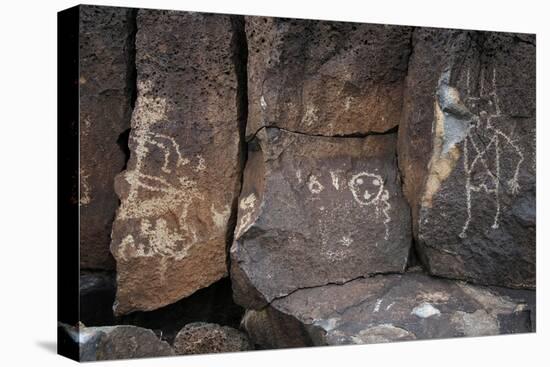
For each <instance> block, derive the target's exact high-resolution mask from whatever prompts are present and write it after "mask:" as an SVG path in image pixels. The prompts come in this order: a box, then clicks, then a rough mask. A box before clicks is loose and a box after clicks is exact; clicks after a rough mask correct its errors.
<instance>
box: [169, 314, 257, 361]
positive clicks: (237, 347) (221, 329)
mask: <svg viewBox="0 0 550 367" xmlns="http://www.w3.org/2000/svg"><path fill="white" fill-rule="evenodd" d="M250 349H251V346H250V342H249V341H248V337H247V336H246V334H244V333H242V332H241V331H239V330H237V329H233V328H231V327H229V326H220V325H218V324H209V323H205V322H194V323H191V324H187V325H185V327H184V328H183V329H181V331H180V332H179V333H178V335H177V336H176V339H175V340H174V350H175V352H176V354H181V355H187V354H205V353H230V352H241V351H245V350H250Z"/></svg>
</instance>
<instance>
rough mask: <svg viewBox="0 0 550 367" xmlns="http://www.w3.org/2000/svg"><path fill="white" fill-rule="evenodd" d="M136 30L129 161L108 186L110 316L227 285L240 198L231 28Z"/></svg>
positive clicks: (145, 26) (200, 20)
mask: <svg viewBox="0 0 550 367" xmlns="http://www.w3.org/2000/svg"><path fill="white" fill-rule="evenodd" d="M137 28H138V32H137V35H136V66H137V87H138V91H137V101H136V106H135V109H134V111H133V115H132V129H131V132H130V138H129V143H128V145H129V148H130V160H129V161H128V166H127V168H126V170H125V171H124V172H123V173H121V174H120V175H118V176H117V178H116V181H115V189H116V192H117V194H118V195H119V197H120V200H121V204H120V207H119V208H118V210H117V215H116V219H115V222H114V224H113V231H112V243H111V251H112V253H113V255H114V257H115V259H116V262H117V283H118V284H117V286H118V287H117V297H116V302H115V306H114V307H115V312H116V314H118V315H120V314H125V313H129V312H132V311H137V310H142V311H148V310H154V309H157V308H160V307H162V306H165V305H168V304H171V303H174V302H176V301H178V300H180V299H182V298H184V297H186V296H188V295H190V294H192V293H193V292H195V291H196V290H198V289H201V288H204V287H207V286H209V285H210V284H212V283H214V282H215V281H217V280H219V279H220V278H222V277H224V276H226V275H227V267H226V260H227V259H226V237H227V236H228V232H230V230H229V227H230V226H229V222H230V214H231V208H232V206H233V203H234V202H236V199H237V196H238V192H239V189H240V160H241V158H240V150H239V145H240V116H239V111H238V108H237V102H238V93H237V79H238V77H237V67H236V64H235V62H234V57H235V54H234V42H235V35H234V24H233V21H232V18H231V17H230V16H225V15H213V14H201V13H189V12H176V11H157V10H139V11H138V14H137ZM220 147H223V154H220Z"/></svg>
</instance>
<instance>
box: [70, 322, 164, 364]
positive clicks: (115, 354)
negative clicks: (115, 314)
mask: <svg viewBox="0 0 550 367" xmlns="http://www.w3.org/2000/svg"><path fill="white" fill-rule="evenodd" d="M79 341H80V360H81V361H104V360H111V359H129V358H147V357H164V356H173V355H175V354H174V350H173V349H172V347H170V345H169V344H168V343H166V342H164V341H161V340H160V339H159V338H158V337H157V336H156V335H155V333H154V332H153V331H151V330H148V329H142V328H139V327H135V326H127V325H118V326H103V327H84V328H80V334H79Z"/></svg>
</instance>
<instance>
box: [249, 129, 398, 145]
mask: <svg viewBox="0 0 550 367" xmlns="http://www.w3.org/2000/svg"><path fill="white" fill-rule="evenodd" d="M262 129H277V130H282V131H286V132H288V133H292V134H298V135H305V136H311V137H321V138H344V139H346V138H366V137H369V136H376V135H389V134H396V133H397V131H398V126H397V125H396V126H394V127H392V128H390V129H388V130H385V131H381V132H377V131H371V132H368V133H350V134H313V133H305V132H302V131H295V130H290V129H286V128H283V127H279V126H276V125H263V126H261V127H260V128H258V129H257V130H256V131H255V132H254V133H253V134H252V135H251V136H250V137H249V138H248V139H246V142H250V141H251V140H253V139H255V138H256V135H257V134H258V133H259V132H260V131H261V130H262Z"/></svg>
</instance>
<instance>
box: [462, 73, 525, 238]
mask: <svg viewBox="0 0 550 367" xmlns="http://www.w3.org/2000/svg"><path fill="white" fill-rule="evenodd" d="M485 84H486V81H485V75H484V72H483V70H482V71H481V75H480V85H479V90H478V93H475V94H474V93H473V92H472V91H471V82H470V70H468V71H467V74H466V87H467V95H468V96H467V98H466V100H465V102H466V106H467V107H468V108H469V110H470V111H479V112H477V113H474V114H473V121H472V122H473V123H472V124H471V125H470V127H469V130H468V134H467V136H466V138H465V139H464V140H463V143H462V146H463V153H464V174H465V190H466V211H467V218H466V221H465V223H464V225H463V227H462V231H461V232H460V235H459V236H460V237H461V238H465V237H466V236H467V231H468V228H469V225H470V221H471V219H472V192H477V193H484V194H487V195H489V196H493V197H494V200H495V203H496V204H495V205H496V209H495V215H494V220H493V224H492V226H491V228H493V229H497V228H498V227H499V219H500V210H501V195H502V190H503V189H506V188H507V189H508V192H509V193H510V194H517V193H518V191H519V189H520V186H519V182H518V176H519V170H520V168H521V164H522V163H523V160H524V154H523V151H522V150H521V149H520V147H519V145H518V144H517V143H516V141H515V140H514V139H513V138H512V137H511V136H510V135H508V134H506V133H504V132H503V131H502V130H500V129H499V128H497V127H496V126H495V122H496V121H497V120H498V119H499V118H500V117H501V116H502V115H501V110H500V105H499V99H498V94H497V86H496V71H495V69H494V68H493V70H492V76H491V82H490V85H489V88H487V87H486V85H485ZM487 89H488V90H487ZM480 136H483V137H486V138H487V139H488V142H484V141H483V140H481V139H480ZM505 153H508V154H507V159H513V160H515V166H514V167H515V169H514V174H513V176H512V177H511V178H510V179H509V180H507V181H505V180H504V178H503V177H502V176H501V165H502V159H503V155H504V154H505ZM503 186H506V187H503ZM482 205H484V204H482Z"/></svg>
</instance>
